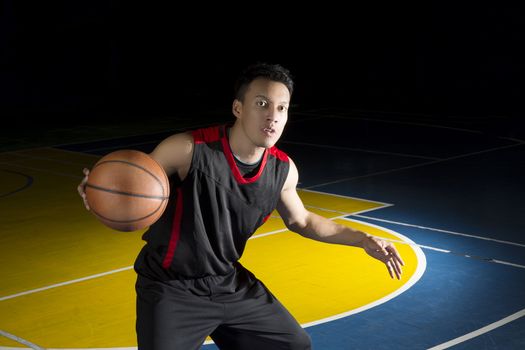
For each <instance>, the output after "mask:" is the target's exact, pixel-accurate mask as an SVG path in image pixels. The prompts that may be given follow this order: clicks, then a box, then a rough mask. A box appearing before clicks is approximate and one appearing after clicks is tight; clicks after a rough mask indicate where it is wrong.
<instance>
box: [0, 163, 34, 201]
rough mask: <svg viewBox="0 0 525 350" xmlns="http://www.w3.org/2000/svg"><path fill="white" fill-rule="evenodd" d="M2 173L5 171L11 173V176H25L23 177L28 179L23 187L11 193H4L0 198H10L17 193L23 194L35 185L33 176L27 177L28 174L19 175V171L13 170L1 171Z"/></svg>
mask: <svg viewBox="0 0 525 350" xmlns="http://www.w3.org/2000/svg"><path fill="white" fill-rule="evenodd" d="M0 171H4V172H6V173H11V174H15V175H20V176H23V177H25V178H26V183H25V184H24V185H23V186H22V187H20V188H17V189H15V190H12V191H11V192H7V193H2V194H0V198H4V197H8V196H11V195H13V194H15V193H18V192H21V191H23V190H25V189H27V188H29V187H31V185H32V184H33V177H32V176H31V175H27V174H24V173H19V172H18V171H12V170H7V169H0Z"/></svg>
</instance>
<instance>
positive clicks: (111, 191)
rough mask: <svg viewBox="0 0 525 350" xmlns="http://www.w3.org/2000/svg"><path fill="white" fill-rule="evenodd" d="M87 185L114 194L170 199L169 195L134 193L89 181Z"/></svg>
mask: <svg viewBox="0 0 525 350" xmlns="http://www.w3.org/2000/svg"><path fill="white" fill-rule="evenodd" d="M86 187H90V188H94V189H96V190H100V191H104V192H109V193H114V194H123V195H126V196H130V197H140V198H148V199H160V200H165V199H169V197H167V196H150V195H147V194H139V193H132V192H125V191H117V190H112V189H109V188H104V187H100V186H97V185H93V184H90V183H89V182H88V183H86Z"/></svg>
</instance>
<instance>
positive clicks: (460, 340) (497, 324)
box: [428, 309, 525, 350]
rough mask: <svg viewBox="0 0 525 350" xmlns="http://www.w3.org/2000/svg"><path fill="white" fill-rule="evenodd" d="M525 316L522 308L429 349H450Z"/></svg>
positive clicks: (524, 310)
mask: <svg viewBox="0 0 525 350" xmlns="http://www.w3.org/2000/svg"><path fill="white" fill-rule="evenodd" d="M523 316H525V309H522V310H520V311H518V312H516V313H514V314H512V315H510V316H507V317H505V318H503V319H501V320H499V321H496V322H494V323H491V324H489V325H487V326H485V327H483V328H480V329H478V330H475V331H473V332H470V333H467V334H465V335H463V336H461V337H457V338H455V339H452V340H449V341H448V342H446V343H443V344H439V345H436V346H433V347H431V348H429V349H428V350H442V349H448V348H450V347H451V346H454V345H457V344H459V343H463V342H465V341H467V340H469V339H472V338H475V337H478V336H480V335H482V334H485V333H487V332H490V331H492V330H494V329H496V328H499V327H501V326H503V325H506V324H507V323H510V322H512V321H515V320H517V319H518V318H520V317H523Z"/></svg>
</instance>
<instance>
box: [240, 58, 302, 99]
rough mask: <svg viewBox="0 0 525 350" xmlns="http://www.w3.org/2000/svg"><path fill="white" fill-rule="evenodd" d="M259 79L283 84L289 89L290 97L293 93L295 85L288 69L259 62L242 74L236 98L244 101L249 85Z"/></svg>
mask: <svg viewBox="0 0 525 350" xmlns="http://www.w3.org/2000/svg"><path fill="white" fill-rule="evenodd" d="M257 78H266V79H268V80H272V81H276V82H279V83H283V84H284V85H285V86H286V87H287V88H288V91H289V92H290V96H291V95H292V93H293V85H294V83H293V79H292V76H291V74H290V71H289V70H288V69H286V68H284V67H283V66H281V65H280V64H270V63H264V62H258V63H255V64H251V65H249V66H248V67H246V68H245V69H244V70H243V71H242V72H241V74H240V75H239V77H238V78H237V80H236V82H235V85H234V98H235V99H237V100H239V101H243V100H244V94H245V93H246V89H247V88H248V85H250V83H251V82H252V81H254V80H255V79H257Z"/></svg>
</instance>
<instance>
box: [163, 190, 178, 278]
mask: <svg viewBox="0 0 525 350" xmlns="http://www.w3.org/2000/svg"><path fill="white" fill-rule="evenodd" d="M182 207H183V203H182V189H181V188H180V187H179V188H177V205H176V207H175V215H174V216H173V226H172V227H171V238H170V243H169V245H168V251H167V252H166V256H165V257H164V261H163V262H162V267H163V268H165V269H167V268H169V267H170V265H171V262H172V261H173V256H174V255H175V248H177V243H179V238H180V227H181V222H182Z"/></svg>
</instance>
